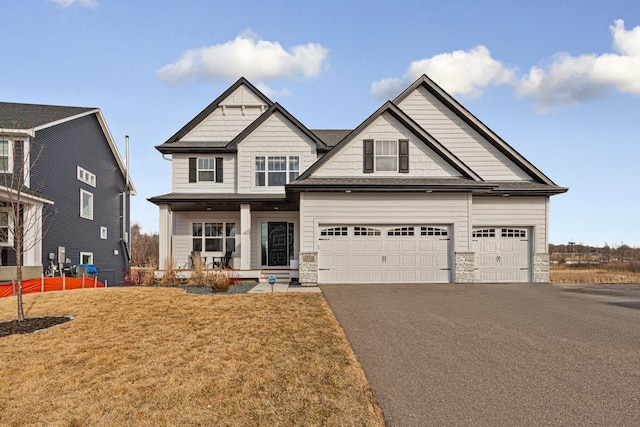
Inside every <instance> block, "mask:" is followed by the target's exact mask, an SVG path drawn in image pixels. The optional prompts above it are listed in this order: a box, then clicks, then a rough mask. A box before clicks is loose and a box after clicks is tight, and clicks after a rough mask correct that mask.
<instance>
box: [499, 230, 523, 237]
mask: <svg viewBox="0 0 640 427" xmlns="http://www.w3.org/2000/svg"><path fill="white" fill-rule="evenodd" d="M501 236H502V237H515V238H526V237H527V230H523V229H521V228H503V229H502V231H501Z"/></svg>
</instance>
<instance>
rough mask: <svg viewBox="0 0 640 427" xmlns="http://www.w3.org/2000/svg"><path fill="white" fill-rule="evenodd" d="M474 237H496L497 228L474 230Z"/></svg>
mask: <svg viewBox="0 0 640 427" xmlns="http://www.w3.org/2000/svg"><path fill="white" fill-rule="evenodd" d="M471 236H472V237H496V229H495V228H482V229H478V230H473V233H472V234H471Z"/></svg>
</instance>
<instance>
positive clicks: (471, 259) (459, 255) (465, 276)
mask: <svg viewBox="0 0 640 427" xmlns="http://www.w3.org/2000/svg"><path fill="white" fill-rule="evenodd" d="M454 263H455V270H454V278H453V281H454V282H455V283H473V279H474V276H475V272H474V268H475V267H474V266H475V264H474V263H475V252H456V253H455V260H454Z"/></svg>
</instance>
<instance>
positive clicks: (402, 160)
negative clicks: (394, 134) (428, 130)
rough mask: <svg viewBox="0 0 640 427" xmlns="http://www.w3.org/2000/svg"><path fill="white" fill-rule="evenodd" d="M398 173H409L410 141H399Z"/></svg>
mask: <svg viewBox="0 0 640 427" xmlns="http://www.w3.org/2000/svg"><path fill="white" fill-rule="evenodd" d="M398 164H399V165H400V167H399V168H398V172H400V173H409V140H408V139H401V140H400V141H398Z"/></svg>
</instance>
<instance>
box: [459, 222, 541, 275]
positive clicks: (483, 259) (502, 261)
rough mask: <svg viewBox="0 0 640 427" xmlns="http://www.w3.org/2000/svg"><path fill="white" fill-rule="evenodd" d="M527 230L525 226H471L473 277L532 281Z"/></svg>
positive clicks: (528, 233) (528, 232)
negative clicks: (473, 261)
mask: <svg viewBox="0 0 640 427" xmlns="http://www.w3.org/2000/svg"><path fill="white" fill-rule="evenodd" d="M530 234H531V233H530V230H529V229H528V228H501V227H500V228H499V227H483V228H474V229H473V234H472V238H471V242H472V250H473V251H474V252H475V281H476V282H529V281H531V250H530V247H531V245H530V244H529V237H530Z"/></svg>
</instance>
